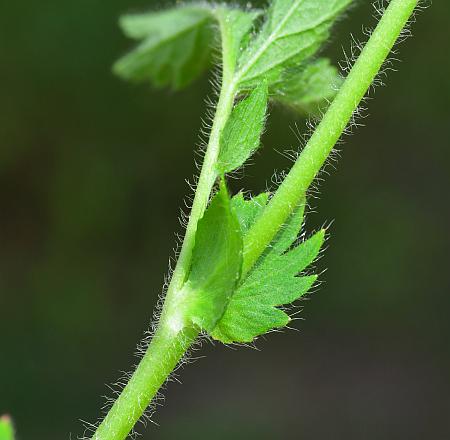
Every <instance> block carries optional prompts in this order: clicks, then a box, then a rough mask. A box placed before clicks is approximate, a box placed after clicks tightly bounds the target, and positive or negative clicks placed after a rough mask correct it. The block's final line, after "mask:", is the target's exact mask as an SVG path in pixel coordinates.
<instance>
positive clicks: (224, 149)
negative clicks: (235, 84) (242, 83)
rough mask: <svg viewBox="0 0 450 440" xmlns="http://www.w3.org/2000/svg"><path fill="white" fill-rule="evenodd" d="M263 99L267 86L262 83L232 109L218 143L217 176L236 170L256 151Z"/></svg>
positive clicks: (259, 134)
mask: <svg viewBox="0 0 450 440" xmlns="http://www.w3.org/2000/svg"><path fill="white" fill-rule="evenodd" d="M267 99H268V89H267V84H266V82H262V83H261V84H260V85H259V86H258V87H256V88H255V89H254V90H253V91H252V92H251V93H250V94H249V95H248V97H247V98H245V99H243V100H242V101H241V102H239V103H238V104H237V105H236V106H235V107H234V109H233V111H232V113H231V116H230V119H229V120H228V122H227V124H226V126H225V128H224V131H223V133H222V136H221V140H220V154H219V160H218V173H219V174H225V173H229V172H231V171H233V170H235V169H237V168H239V167H240V166H241V165H242V164H243V163H244V162H245V161H246V160H247V159H248V158H249V157H250V156H251V155H252V153H254V151H255V150H257V149H258V148H259V146H260V138H261V134H262V131H263V128H264V122H265V116H266V109H267Z"/></svg>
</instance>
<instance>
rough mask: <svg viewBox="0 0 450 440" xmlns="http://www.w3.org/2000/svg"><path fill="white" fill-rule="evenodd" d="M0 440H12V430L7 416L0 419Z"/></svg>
mask: <svg viewBox="0 0 450 440" xmlns="http://www.w3.org/2000/svg"><path fill="white" fill-rule="evenodd" d="M0 440H14V428H13V425H12V422H11V419H10V418H9V417H8V416H2V417H0Z"/></svg>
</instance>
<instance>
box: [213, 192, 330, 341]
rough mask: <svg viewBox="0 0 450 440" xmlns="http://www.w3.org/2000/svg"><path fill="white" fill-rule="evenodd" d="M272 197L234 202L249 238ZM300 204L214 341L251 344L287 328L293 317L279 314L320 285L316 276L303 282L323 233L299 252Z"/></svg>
mask: <svg viewBox="0 0 450 440" xmlns="http://www.w3.org/2000/svg"><path fill="white" fill-rule="evenodd" d="M266 200H267V195H266V194H264V195H260V196H258V197H257V198H255V199H252V200H248V201H247V200H244V198H243V196H242V194H238V195H237V196H235V197H234V198H233V199H232V205H233V207H234V209H235V212H236V214H237V217H238V219H239V223H240V224H241V227H242V229H243V231H244V232H245V231H246V230H248V228H249V227H250V226H251V224H252V223H253V222H254V221H255V219H256V218H257V217H258V215H259V214H260V213H261V212H262V210H263V209H264V207H265V203H264V202H265V201H266ZM303 206H304V204H301V205H300V206H299V207H298V208H297V209H296V210H295V211H294V213H293V214H292V215H291V217H290V219H289V220H288V222H287V223H286V224H285V226H284V227H283V228H282V230H281V231H280V232H279V233H278V235H277V236H276V237H275V239H274V240H273V242H272V245H271V247H270V248H268V250H267V251H266V253H265V254H264V255H262V256H261V257H260V259H259V260H258V261H257V263H256V265H255V266H254V268H253V269H252V270H251V271H250V272H249V274H248V275H247V276H246V277H245V279H244V280H241V281H240V283H239V285H238V286H237V288H236V289H235V291H234V293H233V295H232V297H231V299H230V301H229V303H228V306H227V308H226V310H225V313H224V314H223V316H222V318H221V319H220V320H219V322H218V323H217V325H216V327H215V328H214V330H213V331H212V332H210V334H211V336H212V337H213V338H214V339H216V340H219V341H221V342H224V343H232V342H252V341H253V340H254V339H255V338H256V337H257V336H259V335H261V334H264V333H266V332H267V331H269V330H271V329H275V328H280V327H284V326H285V325H287V324H288V323H289V321H290V318H289V315H288V314H287V313H286V312H284V311H283V310H281V309H280V308H278V307H279V306H282V305H284V304H290V303H292V302H293V301H295V300H296V299H298V298H300V297H301V296H303V295H304V294H305V293H306V292H307V291H308V290H309V289H310V287H311V286H312V285H313V283H314V282H315V281H316V279H317V276H316V275H304V276H298V275H299V273H301V272H302V271H304V269H306V268H307V267H308V266H309V265H310V264H311V263H312V262H313V261H314V260H315V259H316V258H317V255H318V253H319V251H320V248H321V246H322V244H323V240H324V231H323V230H321V231H319V232H318V233H316V234H315V235H313V236H312V237H311V238H309V239H308V240H306V241H304V242H303V243H301V244H299V245H298V246H295V247H293V248H291V247H292V245H293V243H294V242H295V241H296V239H297V237H298V234H299V231H300V228H301V225H302V222H303Z"/></svg>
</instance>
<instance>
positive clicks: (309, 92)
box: [273, 58, 342, 114]
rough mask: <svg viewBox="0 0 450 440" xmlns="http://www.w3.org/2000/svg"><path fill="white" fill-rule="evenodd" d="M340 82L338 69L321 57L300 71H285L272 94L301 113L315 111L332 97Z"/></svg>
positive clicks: (321, 107)
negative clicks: (281, 80)
mask: <svg viewBox="0 0 450 440" xmlns="http://www.w3.org/2000/svg"><path fill="white" fill-rule="evenodd" d="M341 84H342V77H341V76H340V75H339V72H338V69H337V68H336V67H335V66H333V65H331V64H330V60H328V59H326V58H321V59H318V60H317V61H314V62H313V63H311V64H308V65H307V66H306V67H305V68H304V69H303V70H302V71H300V72H297V71H293V72H290V73H287V74H286V75H285V78H284V80H283V82H282V83H281V84H280V86H279V87H278V89H277V90H275V92H274V95H273V96H274V99H276V100H278V101H280V102H282V103H284V104H286V105H288V106H290V107H292V108H294V109H295V110H297V111H299V112H301V113H305V114H308V113H317V112H318V111H319V110H320V109H322V110H323V107H324V106H326V105H327V104H328V102H329V101H330V100H331V99H332V98H333V97H334V95H335V94H336V91H337V90H338V88H339V87H340V85H341Z"/></svg>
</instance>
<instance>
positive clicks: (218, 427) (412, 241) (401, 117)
mask: <svg viewBox="0 0 450 440" xmlns="http://www.w3.org/2000/svg"><path fill="white" fill-rule="evenodd" d="M155 6H164V2H158V3H154V2H152V1H148V0H147V1H145V0H134V1H133V2H126V1H123V0H110V1H108V2H104V1H98V0H78V1H76V2H73V1H72V2H71V1H67V0H44V1H40V2H37V1H31V2H26V3H23V2H2V4H1V6H0V57H1V68H0V341H1V352H0V413H5V412H7V413H10V414H11V415H12V416H13V417H14V419H15V421H16V424H17V429H18V434H19V437H18V438H19V439H21V440H27V439H33V440H41V439H42V440H44V439H45V440H53V439H55V440H56V439H59V440H60V439H64V438H65V439H69V438H73V439H75V438H77V435H81V434H82V433H83V425H82V423H81V422H80V419H82V420H87V421H95V420H96V418H97V417H98V415H99V413H100V407H101V406H102V404H103V402H104V399H103V397H102V396H103V395H105V394H106V395H108V394H110V392H109V390H108V389H107V387H106V385H105V384H109V383H112V382H114V381H115V380H116V379H117V378H118V377H119V376H120V371H124V370H129V369H130V365H131V364H132V363H133V362H134V361H135V359H134V357H133V352H134V347H135V345H136V343H137V342H138V341H139V340H140V338H141V337H142V335H143V332H144V331H145V330H146V329H147V327H148V323H149V320H150V317H151V314H152V309H153V307H154V305H155V302H156V299H157V296H158V295H159V293H160V291H161V286H162V282H163V275H164V274H165V273H166V271H167V261H168V258H169V257H170V256H171V255H173V252H172V250H171V249H172V248H173V246H174V244H175V236H174V232H178V233H181V232H182V230H181V228H180V226H179V223H178V220H177V217H178V214H179V207H180V206H181V205H182V201H183V197H184V196H185V195H186V194H189V189H188V186H187V185H186V183H185V179H186V178H190V177H191V176H192V175H193V173H195V168H194V162H193V159H194V155H193V147H194V146H195V145H196V143H197V140H198V133H199V128H200V118H201V117H202V116H203V115H204V111H205V110H204V109H205V106H204V99H205V97H206V96H207V95H210V96H211V90H210V87H209V83H208V78H207V77H205V78H203V79H202V80H201V81H199V82H197V83H196V84H195V85H194V86H192V87H190V88H189V89H187V90H186V91H183V92H180V93H173V92H168V91H155V90H152V89H151V87H150V86H145V85H144V86H133V85H129V84H126V83H124V82H122V81H120V80H119V79H117V78H115V77H114V76H113V75H112V73H111V70H110V66H111V64H112V63H113V61H114V60H115V59H116V58H117V57H118V56H120V55H121V54H123V53H124V52H125V51H126V50H127V49H128V48H129V47H130V42H129V41H127V40H126V39H125V38H124V37H123V36H122V35H121V34H120V32H119V29H118V26H117V18H118V16H119V15H120V14H121V13H123V12H130V11H140V10H145V9H148V8H151V7H155ZM449 16H450V3H449V2H443V1H436V2H435V4H434V5H433V6H432V7H431V8H429V9H428V10H427V11H425V12H424V13H421V14H420V16H419V19H418V23H417V24H416V25H414V38H413V39H409V40H408V41H406V43H404V44H403V45H402V46H401V48H400V56H399V57H400V58H401V60H402V62H401V63H397V64H396V67H397V68H398V69H399V72H398V73H390V74H389V76H388V78H387V81H386V82H387V84H388V87H387V88H378V89H377V91H376V99H375V100H373V101H371V102H370V103H369V106H370V112H369V113H370V118H367V119H365V120H363V121H362V122H364V123H366V124H367V127H364V128H361V129H358V130H357V131H356V132H355V134H354V135H353V136H350V137H347V138H346V143H345V146H343V147H342V154H341V159H340V160H339V163H338V165H337V171H335V170H333V169H332V168H329V171H330V176H329V177H327V178H326V181H325V182H324V183H323V184H322V185H321V191H320V197H317V198H314V199H311V201H310V202H311V206H312V208H313V209H312V212H311V213H310V214H309V216H308V218H307V227H308V229H309V230H313V229H314V228H317V227H319V226H321V225H322V224H324V223H325V222H330V221H332V220H334V222H333V223H332V226H331V228H330V234H331V236H330V239H329V241H328V245H329V248H328V250H327V252H326V253H325V254H324V256H323V258H322V259H321V260H320V262H319V263H318V267H319V270H325V269H327V270H326V271H325V272H324V273H323V275H322V280H323V281H324V283H323V284H322V286H321V288H320V290H319V291H318V292H317V293H314V294H313V295H312V296H310V299H309V300H308V301H305V302H304V303H303V304H302V305H303V306H304V310H303V312H302V314H301V316H302V317H303V318H304V320H303V321H297V322H296V323H295V327H296V328H297V329H299V330H300V332H295V331H285V332H283V333H274V334H270V335H268V336H267V337H264V338H261V339H260V340H259V341H258V343H257V344H256V346H257V348H258V349H259V350H253V349H250V348H248V349H247V348H242V349H239V350H233V349H230V348H225V347H222V346H220V345H217V346H215V347H213V346H212V345H211V344H209V343H205V344H204V346H203V348H202V350H201V351H200V352H197V353H196V355H198V356H203V355H204V356H205V357H202V358H201V359H198V360H197V361H196V362H195V363H194V365H192V364H191V365H189V366H187V367H186V368H185V369H183V370H182V371H180V372H179V378H180V379H181V380H182V382H183V384H182V385H180V384H177V383H171V384H169V386H168V389H167V390H166V392H165V395H166V402H165V404H164V406H163V407H161V408H160V409H159V410H158V412H157V413H156V414H155V416H154V421H155V422H156V423H158V424H159V425H160V426H156V425H150V426H149V427H148V429H147V430H146V431H145V434H144V436H143V437H142V438H143V439H160V440H163V439H181V438H182V439H199V440H203V439H229V438H232V439H234V440H240V439H246V440H250V439H284V438H298V439H305V440H308V439H314V440H319V439H346V440H351V439H355V440H356V439H358V440H360V439H408V440H414V439H432V438H433V439H444V438H450V421H449V417H448V415H449V412H450V377H449V372H450V343H449V335H450V319H449V313H450V273H449V258H448V256H449V250H450V243H449V233H448V226H449V221H450V208H449V202H448V188H449V183H450V177H449V171H448V170H449V166H450V145H449V141H448V139H449V137H448V130H449V123H450V122H449V121H450V112H449V102H450V82H449V77H450V61H449V60H450V59H449V57H448V43H449V34H448V18H449ZM362 23H364V24H366V25H373V24H374V19H373V18H372V10H371V6H370V4H369V2H365V1H362V0H360V1H357V2H356V4H355V7H354V8H353V10H352V11H351V13H349V14H348V16H347V18H346V19H345V20H344V21H342V22H341V23H340V24H339V25H338V27H337V28H336V32H335V37H334V40H333V41H332V42H331V44H330V45H329V46H328V48H327V49H326V50H325V53H327V54H328V55H329V56H331V57H332V58H333V59H334V60H335V61H339V60H341V59H342V58H343V55H342V47H344V48H346V49H348V48H349V42H350V33H353V34H354V35H355V37H357V38H361V24H362ZM295 124H297V126H298V130H299V131H300V132H302V131H304V127H305V121H304V120H302V119H301V118H298V117H296V116H295V115H293V114H291V113H289V112H287V111H284V110H281V109H278V108H274V109H272V115H271V117H270V119H269V122H268V130H267V134H266V135H265V137H264V146H265V147H264V149H263V151H262V152H261V153H260V154H259V155H258V157H257V160H256V164H255V165H253V166H251V167H248V168H247V170H246V176H245V178H244V179H242V180H238V181H233V184H232V185H233V188H234V190H238V189H240V188H245V189H248V190H252V191H255V192H257V191H259V190H261V189H263V188H265V187H266V186H267V185H270V178H271V176H272V173H273V171H274V169H277V170H283V169H286V168H287V167H289V166H290V162H289V161H288V160H287V159H286V158H285V157H283V155H282V154H280V151H283V149H291V148H294V149H298V148H299V142H298V141H297V139H296V136H295V134H294V132H295V131H296V129H294V130H291V128H292V127H295ZM277 151H278V152H277Z"/></svg>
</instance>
